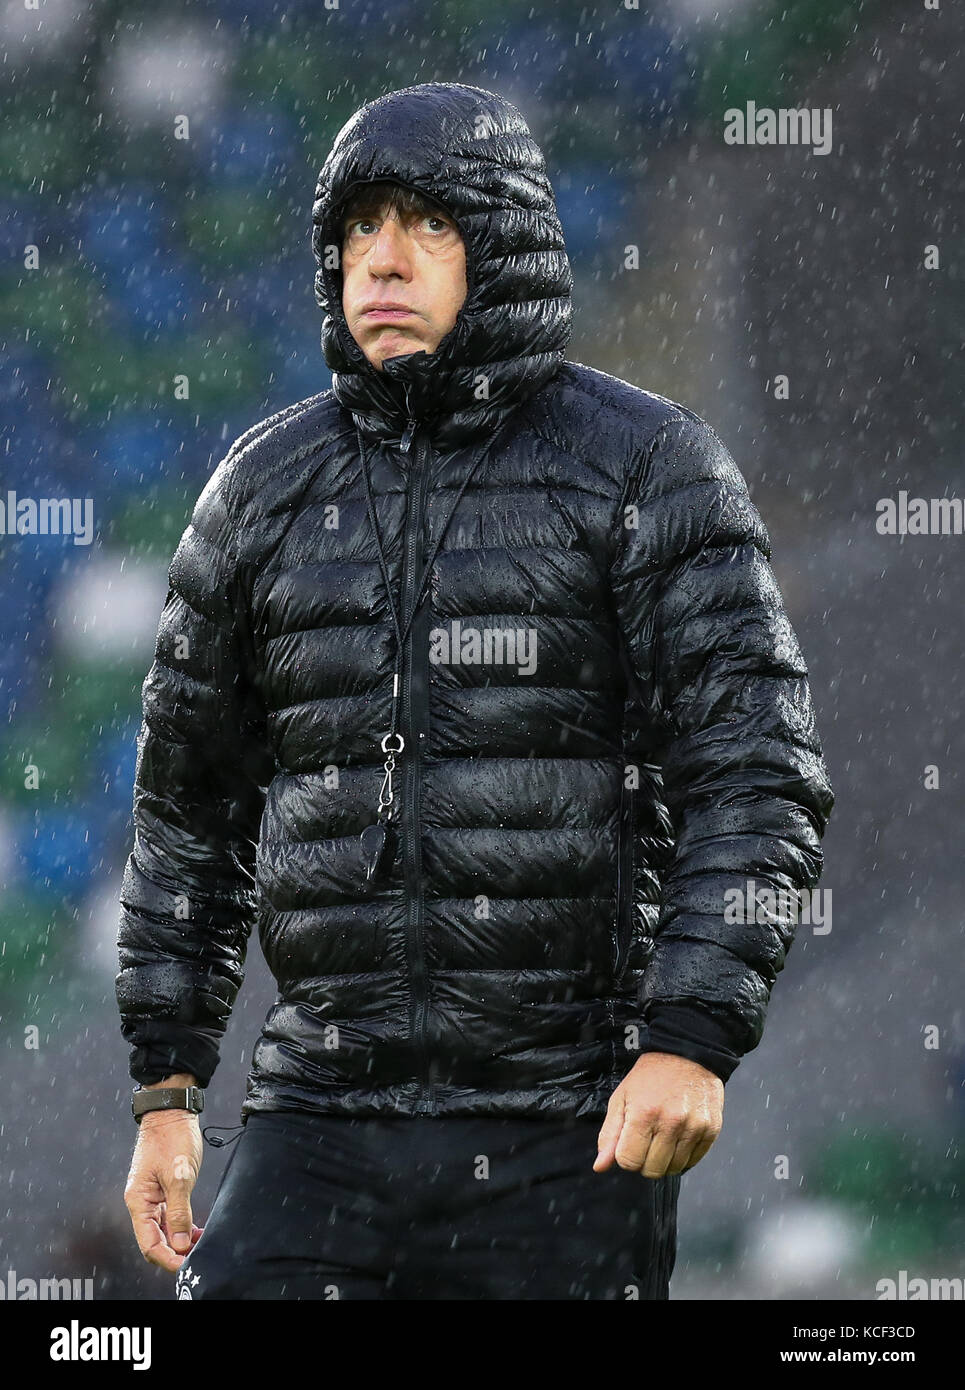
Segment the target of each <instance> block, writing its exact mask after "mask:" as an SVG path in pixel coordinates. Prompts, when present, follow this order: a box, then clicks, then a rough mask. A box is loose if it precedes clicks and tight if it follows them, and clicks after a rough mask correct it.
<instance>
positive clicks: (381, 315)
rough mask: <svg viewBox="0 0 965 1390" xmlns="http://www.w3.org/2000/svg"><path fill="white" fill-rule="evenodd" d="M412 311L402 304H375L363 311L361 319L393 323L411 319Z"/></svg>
mask: <svg viewBox="0 0 965 1390" xmlns="http://www.w3.org/2000/svg"><path fill="white" fill-rule="evenodd" d="M414 312H415V311H414V310H412V309H407V308H406V307H405V306H404V305H402V304H377V305H372V307H371V308H369V309H365V310H364V311H363V315H362V317H363V318H366V319H368V320H369V321H370V322H373V321H374V322H376V323H381V322H385V323H395V322H396V321H397V320H399V319H408V318H412V316H413V314H414Z"/></svg>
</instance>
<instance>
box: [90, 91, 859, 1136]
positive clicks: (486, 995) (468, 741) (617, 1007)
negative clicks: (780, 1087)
mask: <svg viewBox="0 0 965 1390" xmlns="http://www.w3.org/2000/svg"><path fill="white" fill-rule="evenodd" d="M377 178H392V179H395V180H396V181H398V182H400V183H404V184H409V185H412V186H414V187H416V188H418V189H421V190H423V191H425V192H427V193H430V194H432V195H433V196H435V197H436V198H438V199H439V200H441V201H442V202H444V203H445V204H446V205H447V206H448V207H449V209H450V210H451V211H452V213H453V215H454V216H455V217H456V219H457V221H458V223H459V225H460V226H461V229H462V232H463V235H464V239H465V243H466V251H467V262H468V283H469V289H468V295H467V299H466V303H465V305H464V307H463V310H462V312H461V313H460V315H459V318H458V321H457V323H456V326H455V328H454V329H453V330H452V332H451V333H450V334H448V335H447V337H446V338H444V339H443V341H442V343H441V344H440V346H439V348H438V350H437V352H435V353H434V354H431V355H426V354H424V353H421V354H420V353H417V354H414V355H409V356H408V357H405V358H396V359H394V360H390V361H388V362H387V363H386V365H385V369H384V371H382V372H379V371H376V370H375V369H373V368H372V367H371V366H370V365H369V364H368V362H367V361H366V360H365V358H364V357H363V355H362V353H361V352H360V350H359V349H358V347H357V346H356V345H355V343H354V341H353V339H352V338H351V336H350V335H349V333H348V331H347V328H346V324H345V321H344V319H343V316H342V313H341V306H340V278H339V273H338V270H337V269H336V268H332V267H331V266H329V264H328V262H329V261H330V260H331V259H332V257H331V256H330V254H329V253H328V251H327V248H329V247H332V246H337V245H338V242H339V235H338V228H337V224H336V222H335V221H334V218H333V209H334V208H335V207H336V206H337V201H338V199H339V198H341V197H342V196H343V195H344V194H345V192H346V191H347V190H348V189H349V188H350V187H351V186H352V185H353V184H355V183H357V182H358V181H367V180H372V179H377ZM313 245H314V251H315V255H316V258H317V262H318V272H317V277H316V296H317V298H318V301H319V303H320V304H321V306H322V307H323V309H324V311H325V318H324V325H323V329H322V342H323V345H324V350H325V355H326V360H327V361H328V363H329V365H330V366H331V367H332V368H333V371H334V376H333V389H332V390H329V391H323V392H321V393H320V394H318V395H316V396H313V397H311V398H310V399H308V400H305V401H301V402H299V403H298V404H296V405H292V406H290V407H288V408H287V409H285V410H282V411H281V412H279V413H278V414H277V415H274V416H272V417H271V418H270V419H267V420H265V421H262V422H261V423H260V424H258V425H256V426H254V427H253V428H252V429H250V430H248V431H247V432H246V433H245V434H243V435H242V436H241V437H240V438H239V439H238V440H236V441H235V443H234V444H233V445H232V447H231V448H230V450H229V451H228V453H227V456H226V457H225V458H224V460H223V461H222V463H221V464H220V466H219V467H218V469H217V470H216V472H215V473H214V475H213V477H212V478H211V480H210V482H209V483H208V485H207V487H206V488H205V490H204V492H203V494H202V495H201V497H200V499H199V501H198V503H197V505H196V508H195V510H194V514H193V516H192V520H191V524H190V526H189V527H188V529H187V530H186V531H185V534H184V536H183V538H182V541H181V544H180V546H179V548H178V551H177V553H176V555H175V557H174V559H173V561H172V564H171V568H170V575H169V583H170V588H169V592H168V596H167V602H166V604H165V607H164V611H163V614H162V617H161V622H160V628H159V633H158V643H157V651H156V659H155V662H154V664H153V666H152V668H151V670H150V673H149V674H148V677H147V679H146V681H145V684H144V690H143V699H144V723H143V726H142V731H141V737H140V740H139V756H138V767H137V774H136V789H135V827H136V838H135V845H134V851H133V853H132V855H131V857H130V860H129V862H128V865H127V870H126V873H125V877H124V885H123V892H122V906H121V919H120V926H119V955H120V973H119V975H118V977H117V996H118V1002H119V1006H120V1010H121V1015H122V1025H123V1032H124V1036H125V1037H126V1038H127V1039H128V1040H129V1041H130V1042H131V1043H132V1044H133V1045H134V1051H133V1057H132V1062H131V1074H132V1076H133V1077H134V1078H135V1079H137V1080H139V1081H142V1082H148V1081H156V1080H159V1079H160V1078H161V1077H162V1076H164V1075H166V1074H168V1073H169V1072H172V1071H190V1072H193V1073H195V1075H196V1076H197V1077H198V1078H199V1080H200V1082H201V1084H202V1085H204V1084H207V1082H208V1081H209V1080H210V1077H211V1074H212V1072H213V1071H214V1068H215V1066H216V1063H217V1056H218V1044H219V1039H220V1037H221V1035H222V1033H223V1031H224V1027H225V1024H226V1021H227V1018H228V1014H229V1010H230V1008H231V1005H232V1002H233V1000H234V997H235V994H236V991H237V989H238V986H239V984H240V982H241V979H242V970H243V963H244V958H245V948H246V940H247V937H248V933H249V930H250V929H251V928H252V926H253V925H256V926H257V930H258V933H259V937H260V942H261V946H262V948H263V950H264V954H265V957H266V959H267V962H268V964H269V966H270V967H271V970H272V972H273V974H274V975H275V977H276V979H277V981H278V998H277V1001H276V1002H275V1004H274V1005H273V1007H272V1008H271V1010H270V1012H269V1014H268V1017H267V1019H266V1021H265V1024H264V1027H263V1030H262V1035H261V1037H260V1038H259V1039H258V1041H257V1043H256V1045H255V1048H254V1055H253V1060H252V1067H251V1072H250V1076H249V1082H248V1092H247V1097H246V1099H245V1102H244V1106H243V1108H242V1116H243V1118H247V1116H248V1114H249V1113H251V1112H252V1111H254V1110H272V1109H286V1108H287V1109H304V1110H315V1111H326V1112H332V1113H340V1114H351V1115H361V1114H396V1113H401V1114H430V1115H443V1114H452V1115H455V1114H469V1113H477V1114H488V1115H546V1116H562V1115H601V1116H602V1114H603V1113H604V1112H605V1110H606V1106H607V1101H608V1099H609V1096H610V1094H611V1092H612V1090H613V1088H614V1087H615V1086H616V1085H617V1084H618V1083H619V1081H620V1080H621V1079H622V1077H623V1076H624V1075H625V1074H626V1072H627V1071H628V1070H629V1068H630V1067H631V1065H632V1064H633V1062H634V1060H635V1058H636V1057H637V1055H638V1054H639V1053H640V1052H641V1051H646V1050H660V1051H667V1052H674V1053H678V1054H680V1055H683V1056H686V1057H691V1058H693V1059H694V1060H697V1061H701V1062H703V1063H704V1065H706V1066H708V1067H710V1068H711V1069H712V1070H714V1071H716V1072H717V1074H718V1075H719V1076H721V1077H722V1078H723V1079H725V1080H726V1079H727V1077H728V1076H729V1075H730V1074H731V1072H732V1070H733V1068H734V1067H735V1066H736V1064H737V1061H738V1059H739V1058H740V1057H741V1055H743V1054H744V1053H745V1052H747V1051H748V1050H749V1049H750V1048H752V1047H754V1046H755V1045H756V1044H757V1042H758V1041H759V1039H760V1037H761V1032H762V1027H763V1023H764V1015H765V1009H766V1006H767V1001H768V998H769V994H770V990H771V987H772V985H773V983H774V980H775V977H776V974H777V972H778V971H779V970H780V969H781V967H782V965H783V963H784V958H785V953H786V951H787V949H788V947H789V945H790V943H791V939H792V936H793V934H794V929H795V923H794V921H793V914H790V913H788V912H787V911H785V912H784V913H783V914H782V913H780V912H779V913H777V914H776V915H774V914H772V915H771V920H767V921H761V922H759V921H752V922H733V921H731V920H730V917H731V916H733V915H734V914H733V913H728V912H726V911H725V903H726V900H725V897H724V895H725V893H726V892H727V890H729V889H734V888H736V889H738V890H739V891H740V892H741V893H744V892H745V890H746V886H747V881H748V879H754V880H755V881H756V883H757V885H758V889H760V888H761V887H768V886H770V887H772V888H775V889H785V890H788V889H802V888H811V887H813V886H814V885H815V884H816V882H817V880H818V877H819V873H820V870H821V863H822V855H821V846H820V840H821V836H822V834H823V831H824V827H825V823H826V820H827V817H828V815H829V813H830V810H831V806H832V792H831V789H830V787H829V784H828V779H827V775H826V772H825V767H824V763H823V761H822V756H821V747H820V743H819V740H818V736H817V734H816V732H815V727H814V720H813V714H812V707H811V700H810V695H809V690H808V684H807V679H806V676H807V672H806V667H805V664H804V661H803V659H802V657H801V653H800V650H799V648H798V645H797V642H796V640H795V637H794V634H793V632H792V630H791V628H790V626H789V624H788V620H787V617H786V616H785V613H784V610H783V606H782V602H781V597H780V594H779V592H778V589H777V586H776V584H775V580H774V577H773V574H772V572H771V569H770V568H769V565H768V556H769V542H768V537H767V533H766V531H765V528H764V526H763V524H762V521H761V518H760V516H759V515H758V513H757V512H756V510H755V509H754V507H753V506H752V504H751V502H750V500H749V498H748V494H747V490H746V487H745V484H744V482H743V479H742V477H741V475H740V473H739V472H738V470H737V467H736V466H735V464H734V462H733V460H732V459H731V457H730V455H729V454H728V452H727V450H726V449H725V448H724V446H723V445H722V444H721V442H720V440H719V439H718V438H717V436H716V434H715V433H714V431H713V430H712V429H711V428H710V427H709V426H708V425H707V424H705V423H704V422H703V421H702V420H701V419H699V418H698V417H697V416H696V415H694V414H693V412H691V411H690V410H687V409H685V408H684V407H683V406H680V405H676V404H674V403H673V402H672V401H669V400H667V399H665V398H664V397H661V396H657V395H654V394H652V393H650V392H647V391H644V390H640V389H637V388H636V387H634V386H631V385H629V384H627V383H626V382H623V381H620V380H618V379H616V378H614V377H611V376H608V375H606V374H604V373H602V372H599V371H595V370H593V369H592V368H590V367H586V366H582V365H580V364H578V363H574V362H568V361H566V360H565V356H564V354H565V346H566V343H567V340H568V334H569V326H570V289H571V273H570V267H569V263H568V261H567V258H566V255H565V250H564V245H563V239H562V235H561V230H560V225H559V222H558V220H557V216H556V210H555V205H554V200H553V195H552V192H551V189H550V186H549V184H548V182H547V179H546V175H545V172H544V163H543V159H542V156H541V154H540V151H539V149H538V147H537V146H536V144H535V143H534V141H533V140H532V138H531V136H530V134H529V132H528V130H527V128H526V125H525V123H524V122H523V120H522V118H521V116H520V114H519V113H518V111H516V109H515V108H514V107H512V106H510V105H509V104H508V103H506V102H504V101H502V100H501V99H499V98H497V97H494V96H493V95H491V94H490V93H487V92H484V91H481V90H480V89H478V88H473V87H465V86H459V85H456V84H428V85H425V86H421V87H415V88H409V89H406V90H404V91H401V92H396V93H393V94H391V95H390V96H387V97H383V98H380V99H379V100H378V101H375V102H373V103H370V104H369V105H367V106H365V107H363V108H362V109H361V110H360V111H359V112H358V113H357V114H356V116H355V117H354V118H353V119H352V120H351V121H350V122H349V123H348V125H347V126H345V127H344V129H343V130H342V132H341V133H340V135H339V137H338V139H337V141H336V144H335V146H334V149H333V151H332V153H331V155H330V157H329V159H328V161H327V163H326V165H325V167H324V169H323V171H322V174H321V177H320V180H319V185H318V194H317V200H316V202H315V206H314V240H313ZM357 425H358V426H360V427H361V430H360V431H357V428H356V426H357ZM363 453H364V458H363ZM363 465H364V466H363ZM366 475H367V476H368V480H369V488H370V494H371V500H372V505H373V510H374V516H375V519H376V520H377V523H378V528H379V532H380V534H381V538H382V544H383V547H384V553H385V560H386V569H387V576H388V580H389V583H390V584H391V586H392V590H393V592H394V594H395V600H396V604H397V606H399V607H401V609H402V613H403V617H404V616H405V615H407V614H408V611H409V605H410V602H411V600H412V598H413V596H414V594H416V592H417V590H418V577H419V576H420V575H421V573H422V571H423V566H424V564H425V562H426V561H427V560H428V559H429V558H430V556H431V555H432V554H433V553H434V558H433V559H432V560H431V567H430V570H429V576H428V579H427V582H426V585H425V586H424V588H423V591H422V592H423V601H422V603H421V606H420V607H419V608H418V610H417V614H416V616H415V618H414V619H413V621H412V625H411V629H410V634H409V636H408V637H407V638H406V641H405V654H404V660H403V663H402V667H401V675H402V680H401V685H400V689H399V702H398V713H399V717H400V725H399V728H400V732H401V733H402V735H403V738H404V749H403V751H402V753H401V755H400V757H399V759H398V765H397V768H396V782H395V786H396V788H397V791H398V800H397V803H396V804H397V806H398V811H399V817H398V820H397V822H395V823H396V824H397V825H398V834H397V837H396V840H395V847H394V858H390V859H388V860H387V861H385V862H383V864H382V865H381V868H380V869H379V870H378V871H377V872H376V873H375V874H374V876H373V877H372V878H367V877H366V869H365V864H366V860H365V857H364V856H365V848H366V845H365V842H364V841H363V840H361V839H360V835H361V832H362V831H363V830H364V829H365V827H366V826H369V825H371V824H372V823H373V822H374V821H375V819H376V809H377V803H378V796H379V789H380V786H381V784H382V779H383V757H384V754H383V751H382V749H381V747H380V741H381V740H382V738H383V735H384V734H385V733H386V732H387V731H388V729H389V728H390V719H391V715H392V694H393V679H392V673H393V670H394V661H395V635H394V629H393V625H392V620H391V613H390V609H389V607H388V604H387V601H386V588H385V575H384V574H383V571H382V568H381V566H380V562H379V556H378V550H377V547H376V541H375V535H374V532H373V526H372V516H371V515H370V505H369V499H368V497H367V487H366ZM457 625H458V626H457ZM487 631H488V632H489V645H488V646H487V637H486V633H487ZM477 640H478V649H476V648H474V647H473V643H474V641H477ZM514 641H515V642H516V643H517V645H516V647H515V650H513V647H512V643H513V642H514ZM501 643H502V645H500V644H501ZM447 644H448V647H449V651H448V659H445V658H446V657H447V652H446V646H447ZM487 658H488V659H487ZM389 845H390V849H391V846H392V842H391V841H390V842H389ZM756 915H758V916H765V915H767V914H756Z"/></svg>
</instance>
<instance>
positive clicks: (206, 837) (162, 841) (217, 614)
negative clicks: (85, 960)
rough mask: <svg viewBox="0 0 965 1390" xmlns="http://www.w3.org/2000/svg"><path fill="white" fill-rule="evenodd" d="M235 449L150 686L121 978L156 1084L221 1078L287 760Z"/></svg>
mask: <svg viewBox="0 0 965 1390" xmlns="http://www.w3.org/2000/svg"><path fill="white" fill-rule="evenodd" d="M234 463H235V446H233V447H232V449H231V450H229V452H228V454H227V455H226V457H225V458H224V460H223V461H222V463H221V464H220V465H219V467H218V469H217V470H216V471H215V473H214V474H213V475H212V477H211V479H210V480H209V482H208V485H207V486H206V488H205V489H204V491H203V492H202V494H201V496H200V497H199V499H198V501H197V503H196V505H195V508H194V511H193V514H192V517H191V522H190V524H189V525H188V527H187V529H186V530H185V532H184V534H183V536H182V538H181V541H180V544H179V545H178V548H177V551H176V553H175V555H174V558H173V560H172V561H171V565H170V568H169V570H168V590H167V597H166V600H165V603H164V607H163V610H162V612H161V617H160V623H159V626H158V632H157V643H156V648H155V656H154V662H153V664H152V666H151V668H150V671H149V672H148V675H147V677H146V679H145V681H144V684H143V687H142V702H143V720H142V723H141V728H140V733H139V736H138V752H137V764H136V771H135V777H134V809H133V820H134V847H133V851H132V853H131V854H130V857H129V859H128V861H127V864H126V868H125V872H124V878H123V883H122V888H121V896H120V918H119V924H118V933H117V944H118V959H119V966H120V971H119V974H118V975H117V977H116V982H115V985H116V995H117V1003H118V1007H119V1009H120V1015H121V1031H122V1033H123V1036H124V1038H125V1039H126V1040H127V1041H128V1042H129V1043H131V1044H132V1046H133V1050H132V1053H131V1058H130V1074H131V1076H132V1077H133V1078H134V1080H135V1081H139V1082H141V1083H142V1084H147V1083H149V1082H152V1081H159V1080H161V1079H163V1078H164V1077H165V1076H167V1075H170V1074H172V1073H175V1072H191V1073H193V1074H194V1075H195V1076H196V1077H197V1079H198V1082H199V1084H200V1085H202V1086H206V1085H207V1084H208V1082H209V1081H210V1079H211V1076H212V1073H213V1072H214V1070H215V1067H216V1066H217V1064H218V1049H219V1045H220V1041H221V1038H222V1036H223V1034H224V1030H225V1027H226V1026H227V1022H228V1017H229V1015H230V1012H231V1008H232V1005H233V1003H234V1000H235V996H236V995H237V992H238V989H239V987H240V985H241V982H242V979H243V975H244V961H245V953H246V948H247V941H248V936H249V934H250V930H251V926H252V922H253V915H254V905H255V895H254V859H255V849H256V842H257V838H258V830H259V824H260V819H261V814H262V811H263V808H264V801H265V789H266V787H267V784H268V782H270V780H271V776H272V766H273V759H272V758H271V757H270V755H269V753H268V750H267V746H266V740H265V729H264V718H263V713H262V711H261V708H260V704H259V701H258V698H257V692H256V690H255V689H254V687H253V685H252V683H251V681H250V676H249V673H250V670H251V662H250V661H249V660H248V659H247V653H248V649H249V638H248V628H247V619H246V614H247V597H246V594H245V592H244V590H245V584H244V578H243V574H244V569H243V566H241V565H240V564H239V563H238V562H237V560H236V558H235V546H236V544H237V539H238V533H237V522H236V520H235V518H234V516H233V506H232V494H233V493H234V492H235V490H236V489H235V486H234Z"/></svg>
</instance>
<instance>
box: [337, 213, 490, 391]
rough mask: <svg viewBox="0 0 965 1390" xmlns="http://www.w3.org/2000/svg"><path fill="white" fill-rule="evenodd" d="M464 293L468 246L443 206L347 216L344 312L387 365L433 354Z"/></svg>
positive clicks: (369, 350) (377, 361)
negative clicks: (415, 355)
mask: <svg viewBox="0 0 965 1390" xmlns="http://www.w3.org/2000/svg"><path fill="white" fill-rule="evenodd" d="M465 298H466V248H465V246H464V244H463V240H462V236H461V235H460V233H459V228H458V227H457V226H456V224H455V222H454V221H453V220H452V218H451V217H450V216H449V214H448V213H445V212H442V211H433V212H429V213H425V212H422V213H406V212H402V213H399V212H398V210H397V209H395V208H393V209H391V211H390V209H389V205H388V203H387V202H386V203H383V204H382V205H381V207H380V208H379V210H378V211H377V212H372V213H368V214H362V215H352V214H350V215H349V216H347V217H346V218H345V219H344V221H343V225H342V311H343V313H344V314H345V321H346V323H347V324H348V327H349V332H350V333H351V334H352V337H353V338H354V339H355V341H356V342H357V343H358V345H359V347H360V348H361V349H362V351H363V352H364V353H365V356H366V357H367V358H368V360H369V361H370V362H371V363H372V365H373V367H376V368H378V369H379V370H381V368H382V363H383V362H384V361H385V359H386V358H387V357H399V356H401V355H402V354H404V353H408V352H419V351H420V350H422V351H424V352H435V350H436V348H437V346H438V345H439V342H440V341H441V339H442V338H443V337H444V336H445V334H446V333H448V332H449V330H450V329H451V328H452V327H453V325H454V324H455V322H456V316H457V314H458V313H459V310H460V308H461V307H462V304H463V301H464V300H465Z"/></svg>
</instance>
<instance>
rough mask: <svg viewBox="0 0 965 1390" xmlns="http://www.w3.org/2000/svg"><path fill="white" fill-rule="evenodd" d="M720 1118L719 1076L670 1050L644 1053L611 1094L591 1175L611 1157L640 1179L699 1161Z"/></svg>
mask: <svg viewBox="0 0 965 1390" xmlns="http://www.w3.org/2000/svg"><path fill="white" fill-rule="evenodd" d="M723 1122H724V1083H723V1082H722V1081H721V1079H720V1077H719V1076H715V1075H714V1073H713V1072H712V1071H708V1070H707V1068H706V1067H702V1066H701V1065H700V1063H699V1062H691V1061H690V1060H689V1059H688V1058H686V1057H677V1056H674V1055H672V1054H671V1053H669V1052H645V1053H644V1054H643V1056H642V1057H638V1058H637V1060H636V1062H635V1063H634V1065H633V1067H632V1068H631V1070H630V1071H629V1072H628V1073H627V1075H626V1076H625V1077H624V1078H623V1080H622V1081H621V1082H620V1085H619V1086H618V1087H617V1088H616V1090H615V1091H614V1092H613V1095H612V1096H611V1097H610V1104H609V1106H608V1107H607V1113H606V1119H605V1120H604V1121H603V1127H602V1128H601V1130H600V1133H599V1136H598V1138H597V1149H598V1153H597V1156H596V1160H595V1162H594V1164H593V1171H594V1172H595V1173H602V1172H605V1171H606V1169H607V1168H609V1167H610V1166H611V1164H612V1163H613V1161H614V1159H615V1160H616V1162H617V1165H618V1166H619V1167H620V1168H626V1169H628V1170H630V1171H631V1172H633V1171H638V1172H640V1173H641V1174H642V1176H643V1177H645V1178H662V1177H665V1176H670V1175H672V1174H676V1173H684V1172H686V1171H687V1169H688V1168H693V1166H694V1164H695V1163H699V1162H700V1160H701V1159H702V1158H703V1156H704V1154H705V1153H706V1152H707V1150H708V1149H709V1148H710V1146H711V1144H713V1142H714V1140H715V1139H716V1138H717V1136H718V1134H719V1133H720V1131H721V1126H722V1125H723Z"/></svg>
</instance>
